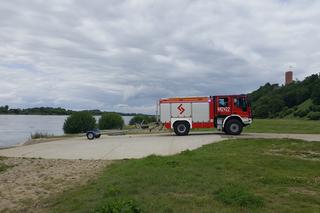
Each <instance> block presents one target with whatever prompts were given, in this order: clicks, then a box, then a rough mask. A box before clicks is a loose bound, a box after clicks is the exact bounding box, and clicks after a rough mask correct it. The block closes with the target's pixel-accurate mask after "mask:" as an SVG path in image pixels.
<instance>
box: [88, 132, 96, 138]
mask: <svg viewBox="0 0 320 213" xmlns="http://www.w3.org/2000/svg"><path fill="white" fill-rule="evenodd" d="M87 138H88V140H93V139H94V138H95V135H94V133H93V132H88V133H87Z"/></svg>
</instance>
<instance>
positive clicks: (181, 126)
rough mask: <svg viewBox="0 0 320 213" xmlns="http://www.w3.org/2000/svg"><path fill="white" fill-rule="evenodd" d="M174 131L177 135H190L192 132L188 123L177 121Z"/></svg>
mask: <svg viewBox="0 0 320 213" xmlns="http://www.w3.org/2000/svg"><path fill="white" fill-rule="evenodd" d="M173 130H174V133H176V135H179V136H182V135H188V134H189V131H190V125H189V123H188V122H186V121H177V122H175V123H174V125H173Z"/></svg>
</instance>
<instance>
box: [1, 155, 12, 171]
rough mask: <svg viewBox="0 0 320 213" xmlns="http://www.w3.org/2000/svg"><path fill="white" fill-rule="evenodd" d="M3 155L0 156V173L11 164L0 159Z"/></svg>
mask: <svg viewBox="0 0 320 213" xmlns="http://www.w3.org/2000/svg"><path fill="white" fill-rule="evenodd" d="M4 159H5V157H1V156H0V173H1V172H4V171H6V170H7V169H9V168H10V167H12V166H8V165H6V164H5V163H3V162H2V160H4Z"/></svg>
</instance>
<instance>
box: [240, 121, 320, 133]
mask: <svg viewBox="0 0 320 213" xmlns="http://www.w3.org/2000/svg"><path fill="white" fill-rule="evenodd" d="M244 132H260V133H263V132H265V133H301V134H305V133H306V134H320V121H310V120H303V119H300V120H293V119H253V122H252V124H251V125H250V126H248V127H245V128H244Z"/></svg>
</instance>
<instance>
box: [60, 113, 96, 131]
mask: <svg viewBox="0 0 320 213" xmlns="http://www.w3.org/2000/svg"><path fill="white" fill-rule="evenodd" d="M95 127H96V119H95V118H94V117H93V116H92V114H91V113H89V112H85V111H82V112H74V113H73V114H71V115H70V116H69V117H68V118H67V119H66V120H65V122H64V124H63V131H64V133H83V132H86V131H89V130H92V129H94V128H95Z"/></svg>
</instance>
